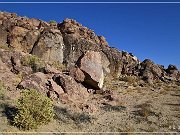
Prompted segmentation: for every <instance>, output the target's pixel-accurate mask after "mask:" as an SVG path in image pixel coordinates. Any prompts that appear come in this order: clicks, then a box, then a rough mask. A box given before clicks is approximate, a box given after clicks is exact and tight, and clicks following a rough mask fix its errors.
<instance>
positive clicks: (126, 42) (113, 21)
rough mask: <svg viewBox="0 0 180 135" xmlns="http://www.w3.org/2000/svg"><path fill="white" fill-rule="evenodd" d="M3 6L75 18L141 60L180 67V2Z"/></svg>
mask: <svg viewBox="0 0 180 135" xmlns="http://www.w3.org/2000/svg"><path fill="white" fill-rule="evenodd" d="M39 1H41V0H39ZM44 1H46V0H44ZM54 1H57V0H54ZM71 1H75V0H71ZM78 1H81V0H78ZM104 1H107V0H104ZM114 1H117V0H114ZM124 1H127V0H124ZM129 1H133V0H129ZM134 1H135V0H134ZM139 1H142V0H139ZM159 1H162V0H159ZM164 1H167V0H164ZM174 1H178V0H174ZM0 10H1V11H8V12H16V13H17V14H18V15H21V16H27V17H30V18H39V19H41V20H45V21H49V20H56V21H57V22H62V20H63V19H65V18H73V19H75V20H77V21H78V22H80V23H82V24H83V25H84V26H86V27H89V28H91V29H93V30H94V31H95V33H96V34H98V35H103V36H104V37H105V38H106V39H107V41H108V43H109V45H110V46H112V47H116V48H118V49H119V50H126V51H128V52H132V53H133V54H134V55H136V56H137V57H138V58H139V59H140V60H141V61H142V60H144V59H146V58H149V59H152V60H153V61H154V62H155V63H157V64H161V65H165V66H166V67H167V66H168V64H175V65H177V66H178V67H179V68H180V4H0Z"/></svg>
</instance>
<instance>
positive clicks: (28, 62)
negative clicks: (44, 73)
mask: <svg viewBox="0 0 180 135" xmlns="http://www.w3.org/2000/svg"><path fill="white" fill-rule="evenodd" d="M22 65H23V66H30V67H31V68H32V70H33V72H38V71H41V70H43V68H44V66H45V62H43V61H42V60H41V59H40V58H38V57H37V56H35V55H26V56H25V57H24V58H23V60H22Z"/></svg>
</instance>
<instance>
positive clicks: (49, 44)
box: [31, 29, 64, 63]
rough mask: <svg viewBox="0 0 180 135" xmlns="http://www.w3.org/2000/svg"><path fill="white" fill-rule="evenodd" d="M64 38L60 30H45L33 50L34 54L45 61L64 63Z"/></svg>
mask: <svg viewBox="0 0 180 135" xmlns="http://www.w3.org/2000/svg"><path fill="white" fill-rule="evenodd" d="M63 47H64V44H63V38H62V36H61V32H60V31H59V30H52V29H47V30H44V31H43V33H42V34H41V36H40V38H39V39H38V41H37V42H36V44H35V45H34V47H33V49H32V52H31V53H32V54H34V55H36V56H38V57H40V58H42V59H44V60H45V61H59V62H60V63H62V62H63Z"/></svg>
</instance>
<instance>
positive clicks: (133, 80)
mask: <svg viewBox="0 0 180 135" xmlns="http://www.w3.org/2000/svg"><path fill="white" fill-rule="evenodd" d="M120 80H121V81H125V82H128V83H130V84H135V83H137V82H138V78H137V77H135V76H124V77H121V78H120Z"/></svg>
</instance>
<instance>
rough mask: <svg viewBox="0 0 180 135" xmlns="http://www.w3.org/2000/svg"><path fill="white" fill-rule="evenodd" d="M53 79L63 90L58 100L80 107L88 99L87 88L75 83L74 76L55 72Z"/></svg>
mask: <svg viewBox="0 0 180 135" xmlns="http://www.w3.org/2000/svg"><path fill="white" fill-rule="evenodd" d="M53 80H54V81H55V82H56V83H57V84H58V85H59V86H61V87H62V89H63V91H64V94H62V95H61V96H60V100H61V101H62V102H63V103H69V104H75V105H78V106H79V107H80V106H81V105H82V104H83V103H84V102H86V100H87V99H88V97H89V93H88V92H87V89H86V88H85V87H83V85H81V84H80V83H77V82H76V81H75V80H74V78H72V77H70V76H68V75H64V74H55V75H54V76H53Z"/></svg>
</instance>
